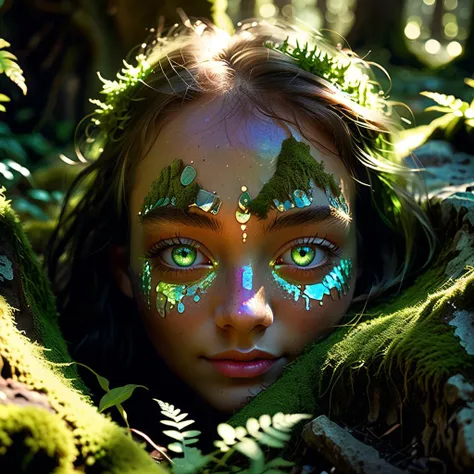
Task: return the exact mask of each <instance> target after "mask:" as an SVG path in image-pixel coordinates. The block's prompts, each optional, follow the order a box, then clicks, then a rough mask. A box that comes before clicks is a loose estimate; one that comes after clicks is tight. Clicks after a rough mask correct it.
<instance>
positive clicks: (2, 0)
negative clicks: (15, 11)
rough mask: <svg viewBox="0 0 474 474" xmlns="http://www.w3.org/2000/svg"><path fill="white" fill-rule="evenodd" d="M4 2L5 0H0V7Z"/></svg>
mask: <svg viewBox="0 0 474 474" xmlns="http://www.w3.org/2000/svg"><path fill="white" fill-rule="evenodd" d="M4 4H5V0H0V8H2V7H3V5H4Z"/></svg>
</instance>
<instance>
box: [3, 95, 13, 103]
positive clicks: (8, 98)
mask: <svg viewBox="0 0 474 474" xmlns="http://www.w3.org/2000/svg"><path fill="white" fill-rule="evenodd" d="M10 100H11V99H10V97H8V96H7V95H5V94H0V102H10Z"/></svg>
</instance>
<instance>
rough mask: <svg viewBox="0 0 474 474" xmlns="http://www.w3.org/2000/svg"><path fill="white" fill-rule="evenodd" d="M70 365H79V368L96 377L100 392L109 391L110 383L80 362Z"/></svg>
mask: <svg viewBox="0 0 474 474" xmlns="http://www.w3.org/2000/svg"><path fill="white" fill-rule="evenodd" d="M71 364H77V365H80V366H81V367H84V368H85V369H87V370H89V371H90V372H92V373H93V374H94V375H95V376H96V378H97V382H99V385H100V387H101V388H102V390H104V391H106V392H108V391H109V390H110V388H109V387H110V382H109V381H108V380H107V379H106V378H105V377H102V376H101V375H99V374H98V373H97V372H95V371H94V370H92V369H91V368H90V367H89V366H88V365H86V364H82V363H81V362H71Z"/></svg>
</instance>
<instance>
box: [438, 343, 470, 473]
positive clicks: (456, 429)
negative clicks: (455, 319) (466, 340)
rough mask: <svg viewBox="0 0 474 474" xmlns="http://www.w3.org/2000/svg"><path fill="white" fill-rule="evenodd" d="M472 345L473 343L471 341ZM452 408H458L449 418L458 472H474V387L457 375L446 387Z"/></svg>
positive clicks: (452, 451)
mask: <svg viewBox="0 0 474 474" xmlns="http://www.w3.org/2000/svg"><path fill="white" fill-rule="evenodd" d="M471 343H472V341H471ZM445 397H446V401H447V402H448V404H449V405H450V406H453V407H458V408H457V409H456V411H455V412H454V414H453V415H451V416H450V418H449V427H448V430H446V431H447V432H450V435H451V436H450V438H451V446H450V448H451V453H452V456H453V461H454V465H455V466H456V469H457V472H473V471H474V385H473V384H472V383H471V382H469V381H468V380H466V378H465V377H464V375H461V374H456V375H453V376H452V377H450V378H449V379H448V381H447V382H446V385H445Z"/></svg>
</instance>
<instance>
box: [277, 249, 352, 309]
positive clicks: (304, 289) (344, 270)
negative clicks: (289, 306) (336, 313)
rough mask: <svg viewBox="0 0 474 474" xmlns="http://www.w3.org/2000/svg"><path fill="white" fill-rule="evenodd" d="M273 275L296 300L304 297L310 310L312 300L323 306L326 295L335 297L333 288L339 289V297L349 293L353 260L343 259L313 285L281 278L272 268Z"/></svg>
mask: <svg viewBox="0 0 474 474" xmlns="http://www.w3.org/2000/svg"><path fill="white" fill-rule="evenodd" d="M272 275H273V278H274V280H275V281H276V282H277V284H278V285H279V286H280V287H281V288H283V289H284V290H285V291H286V292H287V293H288V294H289V295H291V296H293V299H294V300H295V301H298V300H299V299H300V298H301V297H302V298H304V300H305V303H306V305H305V306H306V310H309V309H310V301H311V300H315V301H318V302H319V305H320V306H322V305H323V298H324V296H325V295H327V296H331V298H332V299H334V298H333V295H332V293H331V290H333V289H335V290H336V291H337V294H338V297H339V299H341V297H342V296H343V295H346V294H347V293H348V291H349V289H350V287H349V280H350V279H351V277H352V260H351V259H350V258H347V259H344V260H341V262H340V263H339V265H337V266H334V267H333V268H332V270H331V271H330V272H329V273H328V274H327V275H326V276H325V277H324V278H323V279H322V281H321V282H319V283H313V284H311V285H295V284H294V283H290V282H288V281H286V280H285V279H284V278H281V277H280V276H279V275H278V273H277V272H276V271H275V270H272Z"/></svg>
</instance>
